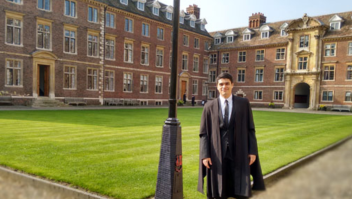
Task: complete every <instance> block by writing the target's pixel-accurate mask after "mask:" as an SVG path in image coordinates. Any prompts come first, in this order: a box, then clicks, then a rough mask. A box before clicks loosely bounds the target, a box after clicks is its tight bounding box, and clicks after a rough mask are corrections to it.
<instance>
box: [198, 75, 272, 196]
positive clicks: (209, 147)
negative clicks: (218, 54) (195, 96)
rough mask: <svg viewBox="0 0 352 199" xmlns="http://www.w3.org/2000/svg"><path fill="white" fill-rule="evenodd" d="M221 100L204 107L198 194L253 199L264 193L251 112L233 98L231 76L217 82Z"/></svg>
mask: <svg viewBox="0 0 352 199" xmlns="http://www.w3.org/2000/svg"><path fill="white" fill-rule="evenodd" d="M216 82H217V89H218V91H219V93H220V96H219V98H217V99H214V100H212V101H210V102H208V103H206V104H205V106H204V110H203V114H202V119H201V125H200V151H199V159H200V160H199V178H198V191H200V192H202V193H204V191H203V184H204V177H205V176H206V177H207V198H208V199H213V198H216V199H220V198H221V199H224V198H229V197H234V198H248V197H251V195H252V194H251V181H250V175H252V177H253V188H252V189H253V190H265V185H264V180H263V175H262V171H261V167H260V162H259V157H258V148H257V141H256V137H255V128H254V122H253V116H252V110H251V107H250V104H249V101H248V100H247V99H245V98H241V97H237V96H234V95H232V88H233V78H232V76H231V75H230V74H229V73H222V74H220V75H219V76H218V77H217V79H216Z"/></svg>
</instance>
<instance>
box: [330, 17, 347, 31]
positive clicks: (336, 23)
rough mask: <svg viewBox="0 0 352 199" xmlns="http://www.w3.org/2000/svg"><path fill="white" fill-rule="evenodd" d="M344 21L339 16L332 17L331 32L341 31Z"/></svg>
mask: <svg viewBox="0 0 352 199" xmlns="http://www.w3.org/2000/svg"><path fill="white" fill-rule="evenodd" d="M343 21H344V20H343V19H342V18H341V17H340V16H339V15H334V16H333V17H331V19H330V20H329V22H330V30H340V29H341V23H342V22H343Z"/></svg>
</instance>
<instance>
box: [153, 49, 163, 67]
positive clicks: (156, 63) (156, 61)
mask: <svg viewBox="0 0 352 199" xmlns="http://www.w3.org/2000/svg"><path fill="white" fill-rule="evenodd" d="M158 50H159V51H161V55H160V53H159V54H158ZM155 54H156V60H155V66H156V67H157V68H164V47H163V46H157V47H156V50H155ZM158 56H161V65H158V60H159V58H158Z"/></svg>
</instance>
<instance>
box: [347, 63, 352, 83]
mask: <svg viewBox="0 0 352 199" xmlns="http://www.w3.org/2000/svg"><path fill="white" fill-rule="evenodd" d="M347 80H352V65H349V66H347Z"/></svg>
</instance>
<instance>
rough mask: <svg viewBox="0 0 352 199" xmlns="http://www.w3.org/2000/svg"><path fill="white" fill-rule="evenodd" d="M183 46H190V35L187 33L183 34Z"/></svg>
mask: <svg viewBox="0 0 352 199" xmlns="http://www.w3.org/2000/svg"><path fill="white" fill-rule="evenodd" d="M186 38H187V39H186ZM183 46H187V47H189V35H186V34H184V35H183Z"/></svg>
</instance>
